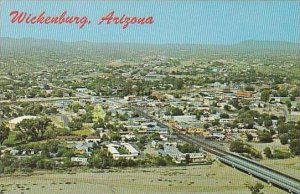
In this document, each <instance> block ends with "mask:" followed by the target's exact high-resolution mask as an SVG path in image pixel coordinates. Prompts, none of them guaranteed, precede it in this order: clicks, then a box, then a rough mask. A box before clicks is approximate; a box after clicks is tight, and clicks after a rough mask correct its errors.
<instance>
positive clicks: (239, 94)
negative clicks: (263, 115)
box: [235, 91, 253, 98]
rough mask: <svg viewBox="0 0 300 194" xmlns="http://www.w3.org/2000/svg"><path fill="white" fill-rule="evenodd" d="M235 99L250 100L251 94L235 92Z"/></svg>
mask: <svg viewBox="0 0 300 194" xmlns="http://www.w3.org/2000/svg"><path fill="white" fill-rule="evenodd" d="M235 96H236V97H238V98H252V96H253V94H252V92H245V91H237V93H236V95H235Z"/></svg>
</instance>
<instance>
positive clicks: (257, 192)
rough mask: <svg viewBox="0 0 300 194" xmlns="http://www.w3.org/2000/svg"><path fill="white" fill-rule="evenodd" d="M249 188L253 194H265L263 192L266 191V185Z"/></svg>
mask: <svg viewBox="0 0 300 194" xmlns="http://www.w3.org/2000/svg"><path fill="white" fill-rule="evenodd" d="M247 187H248V189H249V190H250V191H251V193H252V194H263V192H262V191H261V190H262V189H264V185H263V184H261V183H256V184H255V185H247Z"/></svg>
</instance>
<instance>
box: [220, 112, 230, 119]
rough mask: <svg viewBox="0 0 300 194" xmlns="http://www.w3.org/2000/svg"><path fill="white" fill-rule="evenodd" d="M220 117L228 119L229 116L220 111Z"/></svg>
mask: <svg viewBox="0 0 300 194" xmlns="http://www.w3.org/2000/svg"><path fill="white" fill-rule="evenodd" d="M220 118H221V119H228V118H229V115H228V114H226V113H221V114H220Z"/></svg>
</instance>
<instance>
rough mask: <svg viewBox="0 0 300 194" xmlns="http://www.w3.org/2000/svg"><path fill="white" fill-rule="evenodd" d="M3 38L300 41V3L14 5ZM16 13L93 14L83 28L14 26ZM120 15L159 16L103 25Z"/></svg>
mask: <svg viewBox="0 0 300 194" xmlns="http://www.w3.org/2000/svg"><path fill="white" fill-rule="evenodd" d="M0 6H1V7H0V37H11V38H38V39H52V40H59V41H66V42H75V41H89V42H114V43H115V42H118V43H128V42H132V43H151V44H166V43H180V44H235V43H238V42H241V41H247V40H257V41H260V40H263V41H289V42H300V41H299V40H300V1H221V0H219V1H217V0H215V1H213V0H212V1H195V0H194V1H180V0H176V1H170V0H169V1H166V0H164V1H163V0H160V1H158V0H156V1H155V0H140V1H130V0H122V1H121V0H114V1H95V0H86V1H83V0H81V1H79V0H78V1H75V0H73V1H64V0H56V1H49V0H48V1H42V0H36V1H25V0H19V1H16V0H15V1H11V0H4V2H2V5H0ZM12 10H19V11H25V12H28V13H32V14H39V13H41V12H42V11H45V12H46V14H45V15H50V16H56V15H59V14H61V13H62V12H63V11H65V10H66V11H67V12H68V15H79V16H87V17H89V19H90V20H91V21H92V23H91V24H90V25H88V26H85V27H83V28H82V29H80V28H79V27H78V26H77V25H28V24H12V23H11V22H10V16H9V13H10V12H11V11H12ZM111 11H115V13H116V15H119V16H122V15H123V14H125V15H128V16H140V17H144V16H149V15H151V16H153V18H154V23H153V24H152V25H143V26H140V25H129V26H128V28H126V29H125V30H123V29H122V26H120V25H97V21H98V20H99V18H100V17H102V16H104V15H107V14H108V13H109V12H111Z"/></svg>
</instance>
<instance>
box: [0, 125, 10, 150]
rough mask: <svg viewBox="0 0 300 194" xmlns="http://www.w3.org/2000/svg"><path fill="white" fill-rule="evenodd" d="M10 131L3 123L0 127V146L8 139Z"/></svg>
mask: <svg viewBox="0 0 300 194" xmlns="http://www.w3.org/2000/svg"><path fill="white" fill-rule="evenodd" d="M9 132H10V129H9V127H7V124H6V123H5V122H3V123H1V125H0V145H2V144H3V142H4V141H5V140H6V139H7V138H8V136H9Z"/></svg>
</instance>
